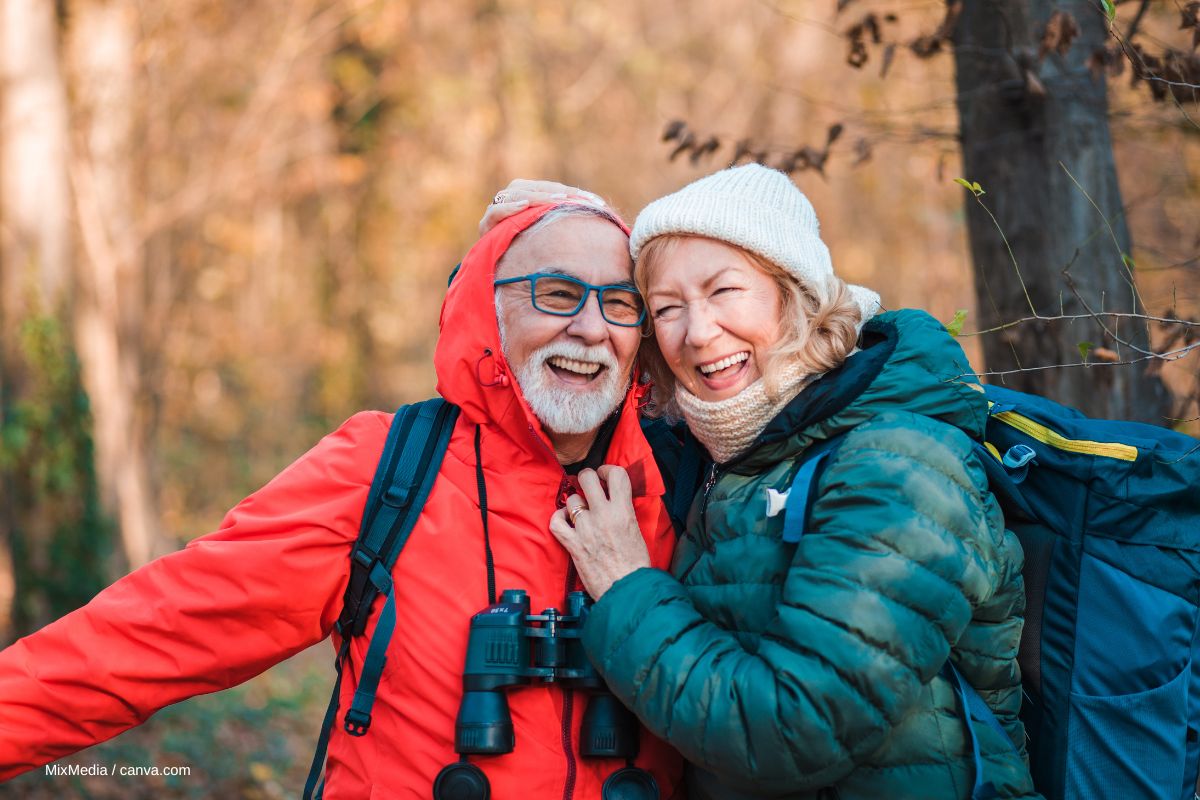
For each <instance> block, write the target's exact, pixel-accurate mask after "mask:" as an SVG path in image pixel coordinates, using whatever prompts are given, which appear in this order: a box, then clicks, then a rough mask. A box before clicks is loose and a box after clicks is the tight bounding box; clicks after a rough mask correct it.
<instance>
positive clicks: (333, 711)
mask: <svg viewBox="0 0 1200 800" xmlns="http://www.w3.org/2000/svg"><path fill="white" fill-rule="evenodd" d="M458 411H459V410H458V407H457V406H454V405H451V404H450V403H447V402H446V401H445V400H443V399H441V398H440V397H437V398H433V399H432V400H426V401H424V402H421V403H414V404H412V405H408V406H402V407H401V408H400V409H399V410H398V411H397V412H396V414H395V416H394V417H393V418H392V426H391V428H390V429H389V430H388V436H387V441H386V442H385V444H384V447H383V455H382V456H381V457H380V459H379V465H378V466H377V467H376V469H375V476H374V479H373V480H372V481H371V489H370V492H369V493H368V494H367V503H366V506H365V507H364V509H363V516H362V524H361V525H360V527H359V533H358V539H357V540H356V541H355V543H354V549H353V550H352V551H351V556H350V581H349V583H348V584H347V586H346V593H345V596H344V597H343V604H342V613H341V614H340V615H339V617H338V620H337V622H336V623H335V626H334V627H335V629H336V630H337V632H338V634H339V635H340V636H341V637H342V646H341V648H340V649H339V650H338V655H337V659H336V661H335V662H334V666H335V667H336V669H337V680H336V681H335V682H334V686H333V696H332V697H331V698H330V699H329V706H328V708H327V709H326V712H325V719H324V721H323V722H322V724H321V734H320V737H319V738H318V740H317V750H316V753H315V754H314V755H313V763H312V766H311V767H310V769H309V773H308V780H307V782H306V783H305V786H304V800H309V799H310V798H312V797H313V792H314V790H315V791H316V796H317V797H318V798H319V797H321V794H322V789H324V782H323V781H322V782H321V786H320V787H319V788H318V786H317V781H318V779H319V778H320V776H321V772H322V769H323V768H324V765H325V753H326V750H327V748H328V746H329V736H330V733H331V732H332V728H333V722H334V719H335V718H336V716H337V708H338V700H339V697H340V693H341V685H342V666H343V664H344V662H345V660H346V656H347V655H348V653H349V651H350V641H351V640H352V639H353V638H354V637H355V636H360V635H362V633H363V631H364V630H365V628H366V624H367V619H368V617H369V616H370V613H371V606H372V605H373V603H374V601H375V598H376V597H378V596H379V595H380V594H383V595H384V596H385V597H386V599H385V601H384V605H383V609H382V610H381V612H380V615H379V621H378V622H377V623H376V626H375V631H374V633H373V634H372V636H371V644H370V646H369V647H368V648H367V655H366V658H365V659H364V661H363V669H362V674H361V675H360V676H359V681H358V687H357V688H356V690H355V692H354V701H353V703H352V704H351V707H350V709H349V710H348V711H347V712H346V718H345V722H344V727H345V730H346V732H347V733H349V734H350V735H352V736H362V735H363V734H365V733H366V732H367V730H368V729H369V728H370V727H371V708H372V706H373V705H374V703H375V690H376V689H377V688H378V686H379V679H380V677H381V676H382V674H383V665H384V663H385V662H386V660H387V659H386V653H387V647H388V644H389V642H390V641H391V638H392V633H393V631H394V630H395V626H396V601H395V594H394V593H393V591H392V575H391V573H392V567H393V566H394V565H395V563H396V558H397V557H398V556H399V555H400V551H401V550H402V549H403V548H404V544H405V542H406V541H407V540H408V536H409V534H410V533H412V529H413V527H414V526H415V525H416V523H417V519H418V518H419V517H420V516H421V509H422V508H423V507H424V505H425V501H426V499H428V497H429V493H430V492H431V491H432V490H433V484H434V482H435V481H436V480H437V475H438V472H439V470H440V469H441V464H442V458H443V456H445V454H446V448H447V446H448V445H449V443H450V434H451V433H452V432H453V430H454V423H455V422H456V421H457V419H458Z"/></svg>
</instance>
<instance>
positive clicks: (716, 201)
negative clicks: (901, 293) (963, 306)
mask: <svg viewBox="0 0 1200 800" xmlns="http://www.w3.org/2000/svg"><path fill="white" fill-rule="evenodd" d="M672 233H673V234H690V235H694V236H705V237H708V238H710V239H716V240H718V241H722V242H728V243H729V244H734V245H737V246H738V247H741V248H744V249H746V250H749V251H750V252H752V253H755V254H756V255H759V256H762V257H763V258H765V259H766V260H768V261H770V262H772V263H774V264H778V265H779V266H780V267H782V268H784V269H785V270H787V271H788V272H790V273H792V274H793V275H795V276H796V277H797V278H798V279H799V280H800V281H801V282H802V283H803V284H805V285H806V286H809V287H812V289H814V290H815V291H817V292H819V293H820V294H821V296H822V297H824V298H828V297H829V292H830V289H831V284H832V279H833V277H834V273H833V263H832V262H831V261H830V258H829V248H828V247H826V246H825V242H823V241H821V227H820V224H819V223H818V222H817V213H816V212H815V211H814V210H813V207H812V203H810V202H808V198H807V197H805V196H804V194H803V193H802V192H801V191H800V190H799V189H797V188H796V185H795V184H794V183H792V179H791V178H789V177H788V176H787V175H784V174H783V173H782V172H780V171H778V170H774V169H770V168H769V167H764V166H762V165H761V164H744V165H742V166H740V167H730V168H729V169H724V170H721V171H720V172H716V173H713V174H712V175H709V176H707V177H704V178H701V179H700V180H698V181H695V182H693V183H689V184H688V185H687V186H685V187H683V188H682V189H680V190H679V191H677V192H675V193H674V194H669V195H667V196H666V197H661V198H659V199H658V200H655V201H654V202H653V203H651V204H650V205H648V206H646V207H645V208H644V209H642V213H640V214H638V216H637V221H636V222H634V223H633V232H632V233H631V234H630V236H629V252H630V254H631V255H632V256H633V258H634V260H637V257H638V253H639V252H641V249H642V247H643V245H645V244H646V243H647V242H648V241H650V240H651V239H653V238H655V237H656V236H663V235H664V234H672ZM849 288H850V293H851V295H852V296H853V298H854V300H855V302H856V303H857V304H858V306H859V308H860V309H861V310H862V320H863V322H865V321H866V320H868V319H870V318H871V317H873V316H875V315H876V314H877V313H879V310H880V302H879V295H878V294H876V293H875V292H873V291H871V290H870V289H866V288H864V287H861V286H850V287H849Z"/></svg>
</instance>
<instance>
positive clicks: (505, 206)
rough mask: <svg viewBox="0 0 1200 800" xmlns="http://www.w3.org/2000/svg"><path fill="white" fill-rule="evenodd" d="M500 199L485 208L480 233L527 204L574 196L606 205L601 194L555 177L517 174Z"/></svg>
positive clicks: (572, 197) (581, 200) (574, 198)
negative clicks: (533, 177)
mask: <svg viewBox="0 0 1200 800" xmlns="http://www.w3.org/2000/svg"><path fill="white" fill-rule="evenodd" d="M496 200H499V201H500V202H498V203H497V202H494V201H493V202H492V204H491V205H490V206H488V207H487V210H486V211H484V212H483V218H482V219H481V220H479V235H480V236H483V235H484V234H485V233H487V232H488V231H490V230H491V229H492V228H494V227H496V226H497V225H498V224H500V223H501V222H502V221H504V220H506V219H508V218H509V217H511V216H512V215H513V214H516V213H517V212H518V211H520V210H521V209H523V208H526V207H528V206H530V205H536V204H539V203H558V202H561V201H563V200H574V201H577V202H580V203H588V204H590V205H594V206H599V207H600V208H604V207H605V203H604V201H603V200H602V199H600V196H599V195H595V194H592V193H591V192H589V191H586V190H584V189H580V188H579V187H577V186H567V185H566V184H565V183H556V182H555V181H527V180H523V179H521V178H517V179H516V180H515V181H513V182H512V183H510V184H509V185H508V186H505V187H504V188H503V189H501V190H500V191H499V192H498V193H497V194H496Z"/></svg>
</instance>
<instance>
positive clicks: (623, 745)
mask: <svg viewBox="0 0 1200 800" xmlns="http://www.w3.org/2000/svg"><path fill="white" fill-rule="evenodd" d="M579 753H580V755H582V756H584V757H586V758H624V759H634V758H637V754H638V721H637V717H636V716H634V714H633V712H631V711H630V710H629V709H627V708H626V707H625V706H623V705H621V702H620V701H619V700H617V698H615V697H613V696H612V695H611V694H609V693H608V692H601V693H599V694H593V695H592V696H591V697H589V698H588V704H587V711H585V712H583V725H582V726H581V727H580V742H579Z"/></svg>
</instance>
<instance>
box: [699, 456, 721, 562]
mask: <svg viewBox="0 0 1200 800" xmlns="http://www.w3.org/2000/svg"><path fill="white" fill-rule="evenodd" d="M719 477H721V471H720V470H719V469H718V468H717V465H716V464H713V465H712V466H711V467H709V470H708V479H707V480H705V481H704V497H703V498H702V499H701V501H700V544H701V545H702V546H703V547H704V549H705V550H707V549H708V548H709V547H710V546H711V545H712V537H711V536H709V535H708V494H709V492H711V491H712V488H713V486H715V485H716V483H717V478H719Z"/></svg>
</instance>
